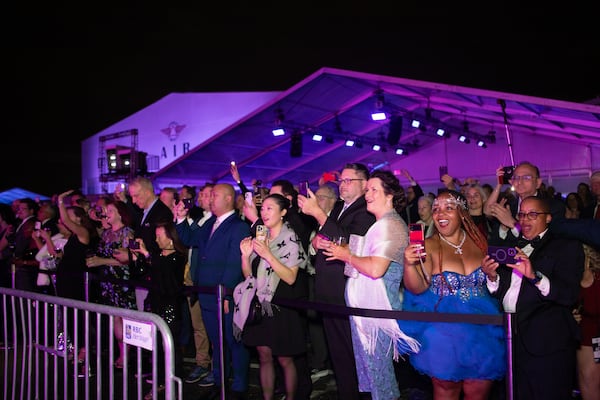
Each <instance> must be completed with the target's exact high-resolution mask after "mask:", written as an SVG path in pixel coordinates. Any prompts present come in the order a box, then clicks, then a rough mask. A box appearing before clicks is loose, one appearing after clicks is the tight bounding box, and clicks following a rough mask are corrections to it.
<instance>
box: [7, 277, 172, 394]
mask: <svg viewBox="0 0 600 400" xmlns="http://www.w3.org/2000/svg"><path fill="white" fill-rule="evenodd" d="M0 314H1V315H0V317H1V322H0V330H1V331H0V339H1V343H0V345H1V347H2V348H1V349H0V354H2V363H1V364H0V370H1V375H2V377H3V384H2V387H3V389H2V391H3V398H5V399H7V398H13V399H14V398H19V399H24V398H25V399H60V398H63V399H111V400H112V399H135V398H137V399H142V398H144V395H145V394H146V393H147V392H148V391H151V392H152V394H153V398H157V395H158V392H159V390H160V391H161V392H162V391H163V390H164V394H162V395H163V396H164V398H165V399H182V393H183V390H182V389H183V386H182V380H181V378H179V377H177V376H175V359H174V354H175V352H174V340H173V336H172V334H171V332H170V329H169V327H168V326H167V324H166V323H165V321H164V320H163V319H162V318H161V317H159V316H158V315H156V314H152V313H147V312H140V311H136V310H127V309H123V308H117V307H110V306H105V305H102V304H96V303H93V302H89V301H88V302H84V301H78V300H72V299H67V298H62V297H56V296H49V295H44V294H39V293H34V292H28V291H22V290H15V289H10V288H1V287H0ZM116 318H121V319H122V321H123V339H124V345H123V369H122V370H116V369H115V368H113V366H114V363H115V361H116V358H115V352H116V351H118V346H117V345H116V340H115V335H114V326H115V319H116ZM159 342H160V343H159ZM159 344H160V345H162V347H163V349H164V352H162V353H161V354H164V356H163V357H162V358H161V359H160V360H159V359H158V356H157V349H158V346H159ZM81 349H83V350H84V354H85V360H84V361H83V362H82V363H80V362H78V353H79V350H81ZM130 353H132V354H131V356H133V358H131V359H130ZM150 358H151V361H150V360H149V359H150ZM130 366H131V367H130ZM159 366H160V368H159ZM163 366H164V368H163ZM146 367H147V368H146ZM163 369H164V372H163ZM148 371H150V372H149V373H150V376H151V377H152V383H151V387H150V389H148V386H147V384H144V379H146V378H148V377H147V376H146V375H145V374H146V373H148ZM159 374H160V375H159ZM163 374H164V375H163ZM159 384H162V385H164V388H163V387H160V389H159Z"/></svg>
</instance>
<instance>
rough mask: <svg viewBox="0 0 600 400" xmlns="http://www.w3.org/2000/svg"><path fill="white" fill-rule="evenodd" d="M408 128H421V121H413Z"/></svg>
mask: <svg viewBox="0 0 600 400" xmlns="http://www.w3.org/2000/svg"><path fill="white" fill-rule="evenodd" d="M410 126H412V127H413V128H419V127H421V121H419V120H418V119H413V120H412V121H411V123H410Z"/></svg>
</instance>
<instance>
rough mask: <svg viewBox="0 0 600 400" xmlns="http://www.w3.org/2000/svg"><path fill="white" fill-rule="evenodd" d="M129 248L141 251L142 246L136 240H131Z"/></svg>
mask: <svg viewBox="0 0 600 400" xmlns="http://www.w3.org/2000/svg"><path fill="white" fill-rule="evenodd" d="M129 248H130V249H134V250H135V249H139V248H140V244H139V243H138V242H137V241H136V240H135V239H129Z"/></svg>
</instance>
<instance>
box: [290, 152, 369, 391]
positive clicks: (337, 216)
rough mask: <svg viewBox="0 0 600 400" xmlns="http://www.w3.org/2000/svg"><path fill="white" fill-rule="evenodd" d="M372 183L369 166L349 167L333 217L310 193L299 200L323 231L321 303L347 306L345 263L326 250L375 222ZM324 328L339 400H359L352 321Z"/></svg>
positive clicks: (318, 261) (335, 319) (330, 322)
mask: <svg viewBox="0 0 600 400" xmlns="http://www.w3.org/2000/svg"><path fill="white" fill-rule="evenodd" d="M368 179H369V170H368V169H367V167H366V166H365V165H363V164H359V163H351V164H346V165H345V166H344V169H343V170H342V173H341V174H340V178H339V180H338V184H339V188H340V197H341V198H342V199H343V200H344V201H343V202H338V203H337V204H336V205H335V207H334V208H333V210H332V211H331V213H330V215H329V216H327V214H326V212H325V211H324V210H323V209H321V207H319V204H318V202H317V198H316V196H315V194H314V193H313V192H312V191H310V189H309V191H308V194H309V197H305V196H301V195H299V196H298V204H299V205H300V208H301V209H302V212H303V213H305V214H308V215H312V216H313V217H315V219H316V220H317V222H318V223H319V226H320V227H321V229H320V230H319V232H318V234H317V235H316V236H315V238H314V239H313V240H312V245H313V247H314V248H315V249H316V250H317V255H316V256H315V271H316V273H315V300H316V301H318V302H322V303H329V304H337V305H342V306H345V305H346V300H345V297H344V292H345V287H346V276H345V275H344V263H342V262H340V261H327V260H326V256H325V255H324V254H323V249H327V248H328V247H329V246H330V244H331V240H330V239H332V238H336V237H340V236H344V237H345V238H346V242H347V241H348V239H349V237H350V234H356V235H361V236H364V235H365V234H366V233H367V230H368V229H369V227H370V226H371V225H372V224H373V223H374V222H375V217H374V216H373V214H370V213H369V212H368V211H367V203H366V202H365V190H366V187H367V180H368ZM323 328H324V330H325V337H326V338H327V345H328V346H329V357H330V361H331V364H332V366H333V371H334V373H335V377H336V381H337V382H338V385H337V390H338V397H339V398H340V399H344V400H346V399H348V400H358V399H359V398H360V393H359V391H358V378H357V375H356V367H355V363H354V351H353V350H352V337H351V334H350V321H349V318H348V316H344V315H339V314H324V315H323Z"/></svg>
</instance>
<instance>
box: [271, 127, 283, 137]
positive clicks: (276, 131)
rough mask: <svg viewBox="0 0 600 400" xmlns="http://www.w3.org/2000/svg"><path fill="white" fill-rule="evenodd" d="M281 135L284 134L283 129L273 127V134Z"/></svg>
mask: <svg viewBox="0 0 600 400" xmlns="http://www.w3.org/2000/svg"><path fill="white" fill-rule="evenodd" d="M283 135H285V130H284V129H283V128H275V129H273V136H283Z"/></svg>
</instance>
